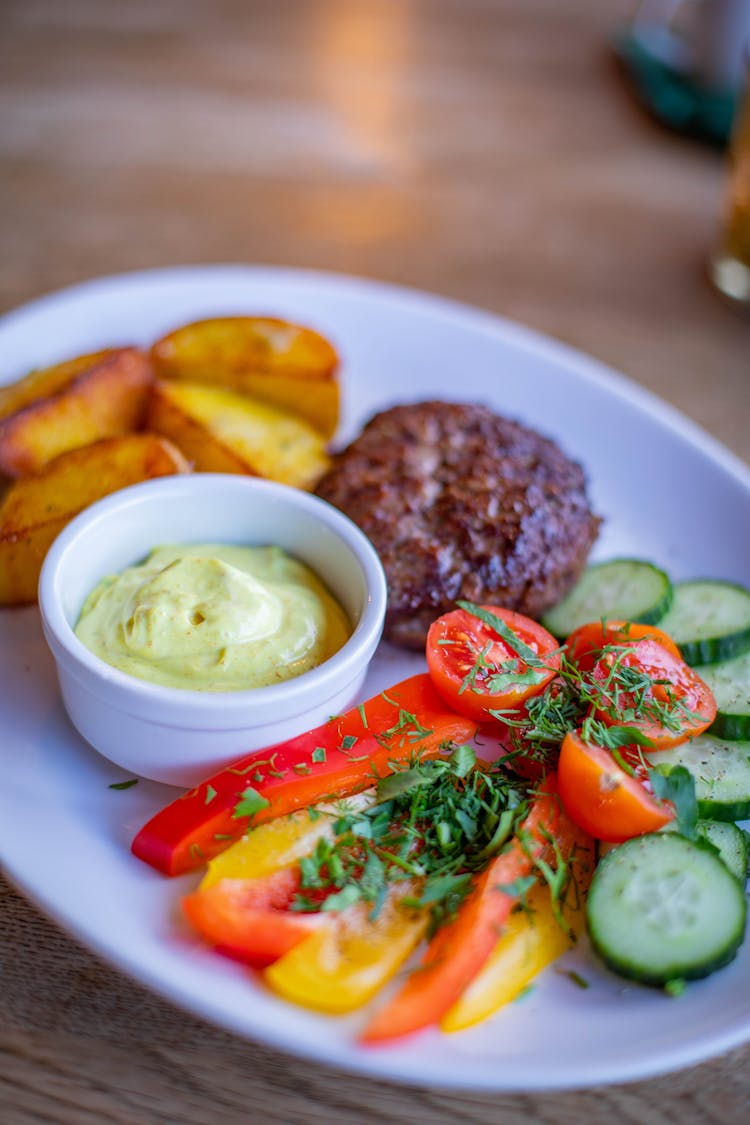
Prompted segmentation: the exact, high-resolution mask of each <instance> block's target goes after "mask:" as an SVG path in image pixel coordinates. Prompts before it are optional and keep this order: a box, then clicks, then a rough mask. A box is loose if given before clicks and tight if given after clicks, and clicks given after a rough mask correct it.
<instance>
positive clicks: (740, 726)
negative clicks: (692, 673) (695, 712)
mask: <svg viewBox="0 0 750 1125" xmlns="http://www.w3.org/2000/svg"><path fill="white" fill-rule="evenodd" d="M696 671H697V673H698V675H699V676H700V677H701V679H702V680H703V681H704V683H706V684H707V685H708V687H710V689H711V691H712V692H713V694H714V698H715V700H716V707H717V711H716V718H715V720H714V721H713V723H712V724H711V728H710V730H711V734H715V735H716V736H717V738H729V739H750V652H745V653H743V655H742V656H735V658H734V660H723V661H722V662H721V664H705V665H701V666H700V667H699V668H697V669H696Z"/></svg>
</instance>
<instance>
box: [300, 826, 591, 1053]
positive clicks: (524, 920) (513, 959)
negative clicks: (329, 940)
mask: <svg viewBox="0 0 750 1125" xmlns="http://www.w3.org/2000/svg"><path fill="white" fill-rule="evenodd" d="M571 868H572V869H571V878H570V880H569V882H568V885H567V887H566V888H565V891H564V893H563V895H562V896H561V901H560V902H559V903H558V907H559V911H560V914H561V915H562V918H560V917H558V916H557V912H556V911H555V910H554V909H553V902H552V891H551V888H550V887H549V886H548V885H547V883H537V884H536V885H535V886H533V887H532V888H531V889H530V890H529V892H528V894H527V895H526V896H525V899H524V905H523V909H520V908H517V909H516V910H514V911H513V912H512V913H511V915H510V918H509V919H508V922H507V925H506V927H505V929H504V930H503V933H502V935H501V936H500V938H499V939H498V941H497V943H496V945H495V948H494V949H493V951H492V953H491V954H490V956H489V958H488V959H487V961H486V963H485V965H484V967H483V968H482V969H480V971H479V973H478V974H477V976H475V977H474V980H473V981H472V982H471V983H470V984H469V986H468V987H467V988H466V989H465V990H464V992H463V993H462V994H461V996H459V998H458V1000H457V1001H456V1003H455V1004H453V1005H452V1007H450V1008H449V1009H448V1011H447V1012H446V1013H445V1015H444V1016H443V1018H442V1019H441V1020H440V1030H441V1031H449V1032H452V1031H463V1030H464V1028H467V1027H473V1026H474V1024H477V1023H481V1022H482V1020H486V1019H488V1018H489V1017H490V1016H491V1015H494V1013H495V1012H497V1011H498V1010H499V1009H500V1008H502V1007H503V1006H504V1005H506V1004H509V1003H510V1002H511V1001H512V1000H515V999H516V997H517V996H519V994H520V993H521V992H522V991H523V989H524V988H526V987H527V986H528V985H529V984H531V983H532V981H533V980H534V979H535V978H536V977H537V975H538V974H539V973H540V972H541V971H542V969H544V968H546V967H547V965H549V964H551V963H552V962H553V961H555V960H557V958H558V957H559V956H560V955H561V954H562V953H565V952H566V951H567V950H568V949H570V947H571V946H572V945H573V944H574V943H575V941H576V940H577V938H578V937H579V936H580V934H581V933H582V932H583V930H584V929H585V926H586V919H585V903H586V892H587V890H588V885H589V883H590V882H591V875H592V874H593V870H594V843H593V840H591V838H590V837H588V836H586V835H585V834H584V833H583V832H581V833H580V835H579V839H578V840H577V841H576V844H575V846H574V850H573V855H572V864H571ZM561 921H562V922H564V925H561ZM307 940H309V939H307ZM304 945H305V942H303V943H302V944H301V945H299V946H298V947H297V948H298V949H302V948H304Z"/></svg>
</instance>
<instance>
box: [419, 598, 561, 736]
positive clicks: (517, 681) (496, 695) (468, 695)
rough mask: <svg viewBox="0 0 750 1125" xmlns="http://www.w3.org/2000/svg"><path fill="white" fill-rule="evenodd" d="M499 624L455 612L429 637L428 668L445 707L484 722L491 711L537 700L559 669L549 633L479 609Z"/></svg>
mask: <svg viewBox="0 0 750 1125" xmlns="http://www.w3.org/2000/svg"><path fill="white" fill-rule="evenodd" d="M480 609H481V611H482V612H483V613H485V614H489V615H491V617H492V618H494V619H495V620H496V622H497V626H496V627H495V626H493V624H492V622H491V621H488V620H487V619H484V620H483V619H481V618H480V617H478V616H476V615H475V614H474V613H471V612H468V611H467V610H466V609H455V610H453V611H452V612H451V613H446V614H444V615H443V616H442V617H439V618H438V619H437V621H434V622H433V624H432V625H431V626H430V630H429V632H428V634H427V652H426V655H427V668H428V670H429V673H430V676H431V678H432V682H433V683H434V685H435V687H436V688H437V690H438V692H439V693H440V695H441V696H442V697H443V699H444V700H445V702H446V703H447V704H448V705H449V706H451V707H454V708H455V709H456V710H457V711H459V712H460V713H461V714H463V715H468V716H469V718H472V719H475V720H476V721H477V722H486V721H488V720H490V719H491V718H492V715H491V714H490V712H492V711H515V710H517V709H518V708H519V707H521V706H522V704H523V703H524V702H525V701H526V700H527V699H530V698H531V696H533V695H538V694H539V692H541V691H543V689H544V688H545V686H546V685H547V684H548V683H549V682H550V681H551V680H552V679H554V677H555V675H556V674H557V672H558V670H559V668H560V652H559V646H558V643H557V641H556V640H555V638H554V637H553V636H552V634H551V633H548V632H547V630H546V629H544V628H543V627H542V626H541V625H539V624H538V623H537V622H536V621H532V620H531V618H529V617H524V616H523V614H520V613H514V612H513V611H512V610H509V609H500V608H498V607H497V606H481V607H480Z"/></svg>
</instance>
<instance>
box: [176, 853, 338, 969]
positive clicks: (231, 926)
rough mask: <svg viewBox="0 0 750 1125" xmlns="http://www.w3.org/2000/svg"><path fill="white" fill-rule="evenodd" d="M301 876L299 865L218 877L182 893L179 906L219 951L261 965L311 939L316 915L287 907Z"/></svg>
mask: <svg viewBox="0 0 750 1125" xmlns="http://www.w3.org/2000/svg"><path fill="white" fill-rule="evenodd" d="M299 880H300V876H299V869H298V868H294V867H284V868H280V869H279V870H278V871H275V872H273V873H272V874H271V875H266V876H264V877H262V878H259V879H221V880H220V881H219V882H218V883H214V884H213V885H212V886H210V887H207V888H206V889H205V890H197V891H194V892H193V893H192V894H189V895H186V896H185V898H184V899H183V900H182V908H183V910H184V912H185V915H186V917H187V919H188V921H189V922H190V924H191V925H192V926H193V928H194V929H195V930H196V931H197V932H198V933H199V934H200V935H201V937H202V938H203V939H204V941H206V942H207V943H208V944H209V945H212V946H213V947H214V948H215V949H216V950H217V952H219V953H224V954H225V955H227V956H229V957H233V958H234V959H235V960H238V961H243V962H245V963H246V964H248V965H252V966H253V967H255V968H263V967H264V966H265V965H270V964H271V962H272V961H275V960H276V959H277V958H278V957H282V956H283V955H284V954H285V953H288V952H289V950H290V949H293V947H294V946H295V945H297V944H298V943H299V942H301V941H303V940H304V939H305V938H307V937H309V935H310V931H311V930H312V929H314V927H315V926H316V925H318V924H319V922H320V918H321V916H320V915H307V914H299V913H295V912H293V911H290V910H289V909H288V907H289V904H290V902H291V901H292V898H293V897H294V895H295V894H296V892H297V890H298V889H299Z"/></svg>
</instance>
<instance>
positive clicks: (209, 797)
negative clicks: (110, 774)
mask: <svg viewBox="0 0 750 1125" xmlns="http://www.w3.org/2000/svg"><path fill="white" fill-rule="evenodd" d="M476 729H477V724H476V723H475V722H474V721H473V720H472V719H467V718H465V717H463V716H461V715H458V714H456V713H455V712H454V711H451V710H450V708H449V707H448V706H447V705H446V704H445V703H443V701H442V699H441V698H440V696H439V695H438V693H437V692H436V690H435V688H434V687H433V686H432V682H431V681H430V677H429V676H428V675H427V674H426V673H421V674H419V675H416V676H412V677H410V678H409V679H407V680H403V681H402V682H401V683H399V684H396V685H395V686H394V687H391V688H388V689H387V691H384V692H381V694H380V695H376V696H374V697H373V698H372V699H369V700H368V701H367V702H366V703H363V704H362V705H361V706H359V707H354V708H352V710H350V711H347V712H346V714H344V715H340V716H337V717H335V718H332V719H329V721H328V722H327V723H324V724H323V725H322V726H320V727H317V728H315V729H314V730H311V731H308V732H306V733H305V734H301V735H299V736H297V737H296V738H292V739H290V740H289V741H287V742H282V743H279V744H278V745H276V746H272V747H270V748H269V749H267V750H260V751H256V752H255V753H253V754H249V755H248V756H247V757H245V758H242V759H241V760H240V761H238V762H236V763H235V764H234V765H233V766H228V767H225V768H224V769H222V770H220V771H219V772H218V773H217V774H215V775H214V776H213V777H210V778H209V779H208V780H207V781H204V782H202V783H201V784H200V785H198V786H197V787H196V788H195V789H191V790H190V791H189V792H188V793H185V794H184V795H183V796H182V797H179V798H178V799H177V800H176V801H173V802H172V803H171V804H170V805H167V806H166V807H165V808H164V809H162V810H161V811H160V812H158V813H157V814H156V815H155V816H154V817H152V819H151V820H149V822H148V823H147V824H145V825H144V826H143V828H141V830H140V831H139V832H138V833H137V835H136V836H135V839H134V840H133V843H132V845H131V850H132V852H133V854H134V855H135V856H137V857H138V858H139V859H142V860H144V862H146V863H149V864H151V866H152V867H155V868H156V869H157V870H158V871H162V872H163V873H164V874H165V875H180V874H183V873H184V872H186V871H193V870H195V869H196V868H198V867H200V866H201V865H202V864H204V863H205V862H206V861H207V860H209V859H211V858H212V857H213V856H215V855H218V854H219V853H220V852H221V851H223V850H224V849H225V848H226V847H227V846H228V845H229V844H230V843H231V842H232V841H233V840H236V839H238V838H239V837H240V836H242V835H243V833H244V832H246V831H247V828H248V827H249V826H250V825H256V824H261V823H263V822H264V821H267V820H270V819H272V818H273V817H276V816H282V815H284V814H285V813H288V812H293V811H294V810H295V809H299V808H304V807H306V806H307V805H312V804H316V803H318V802H320V801H325V800H326V799H328V798H332V797H337V796H346V795H348V794H349V793H354V792H356V791H358V790H360V789H364V788H365V787H366V786H367V785H369V784H371V783H372V781H373V780H374V778H375V776H383V775H384V774H386V773H389V772H391V770H390V767H389V763H390V762H392V761H398V762H404V761H408V760H409V759H410V758H411V756H412V755H414V754H417V753H418V754H421V755H422V756H434V755H437V754H438V753H440V749H441V747H442V746H443V744H444V743H446V742H467V741H469V740H470V739H471V738H473V736H474V734H475V733H476ZM243 806H244V808H246V809H247V810H248V812H247V814H246V815H243V813H242V809H243Z"/></svg>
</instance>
